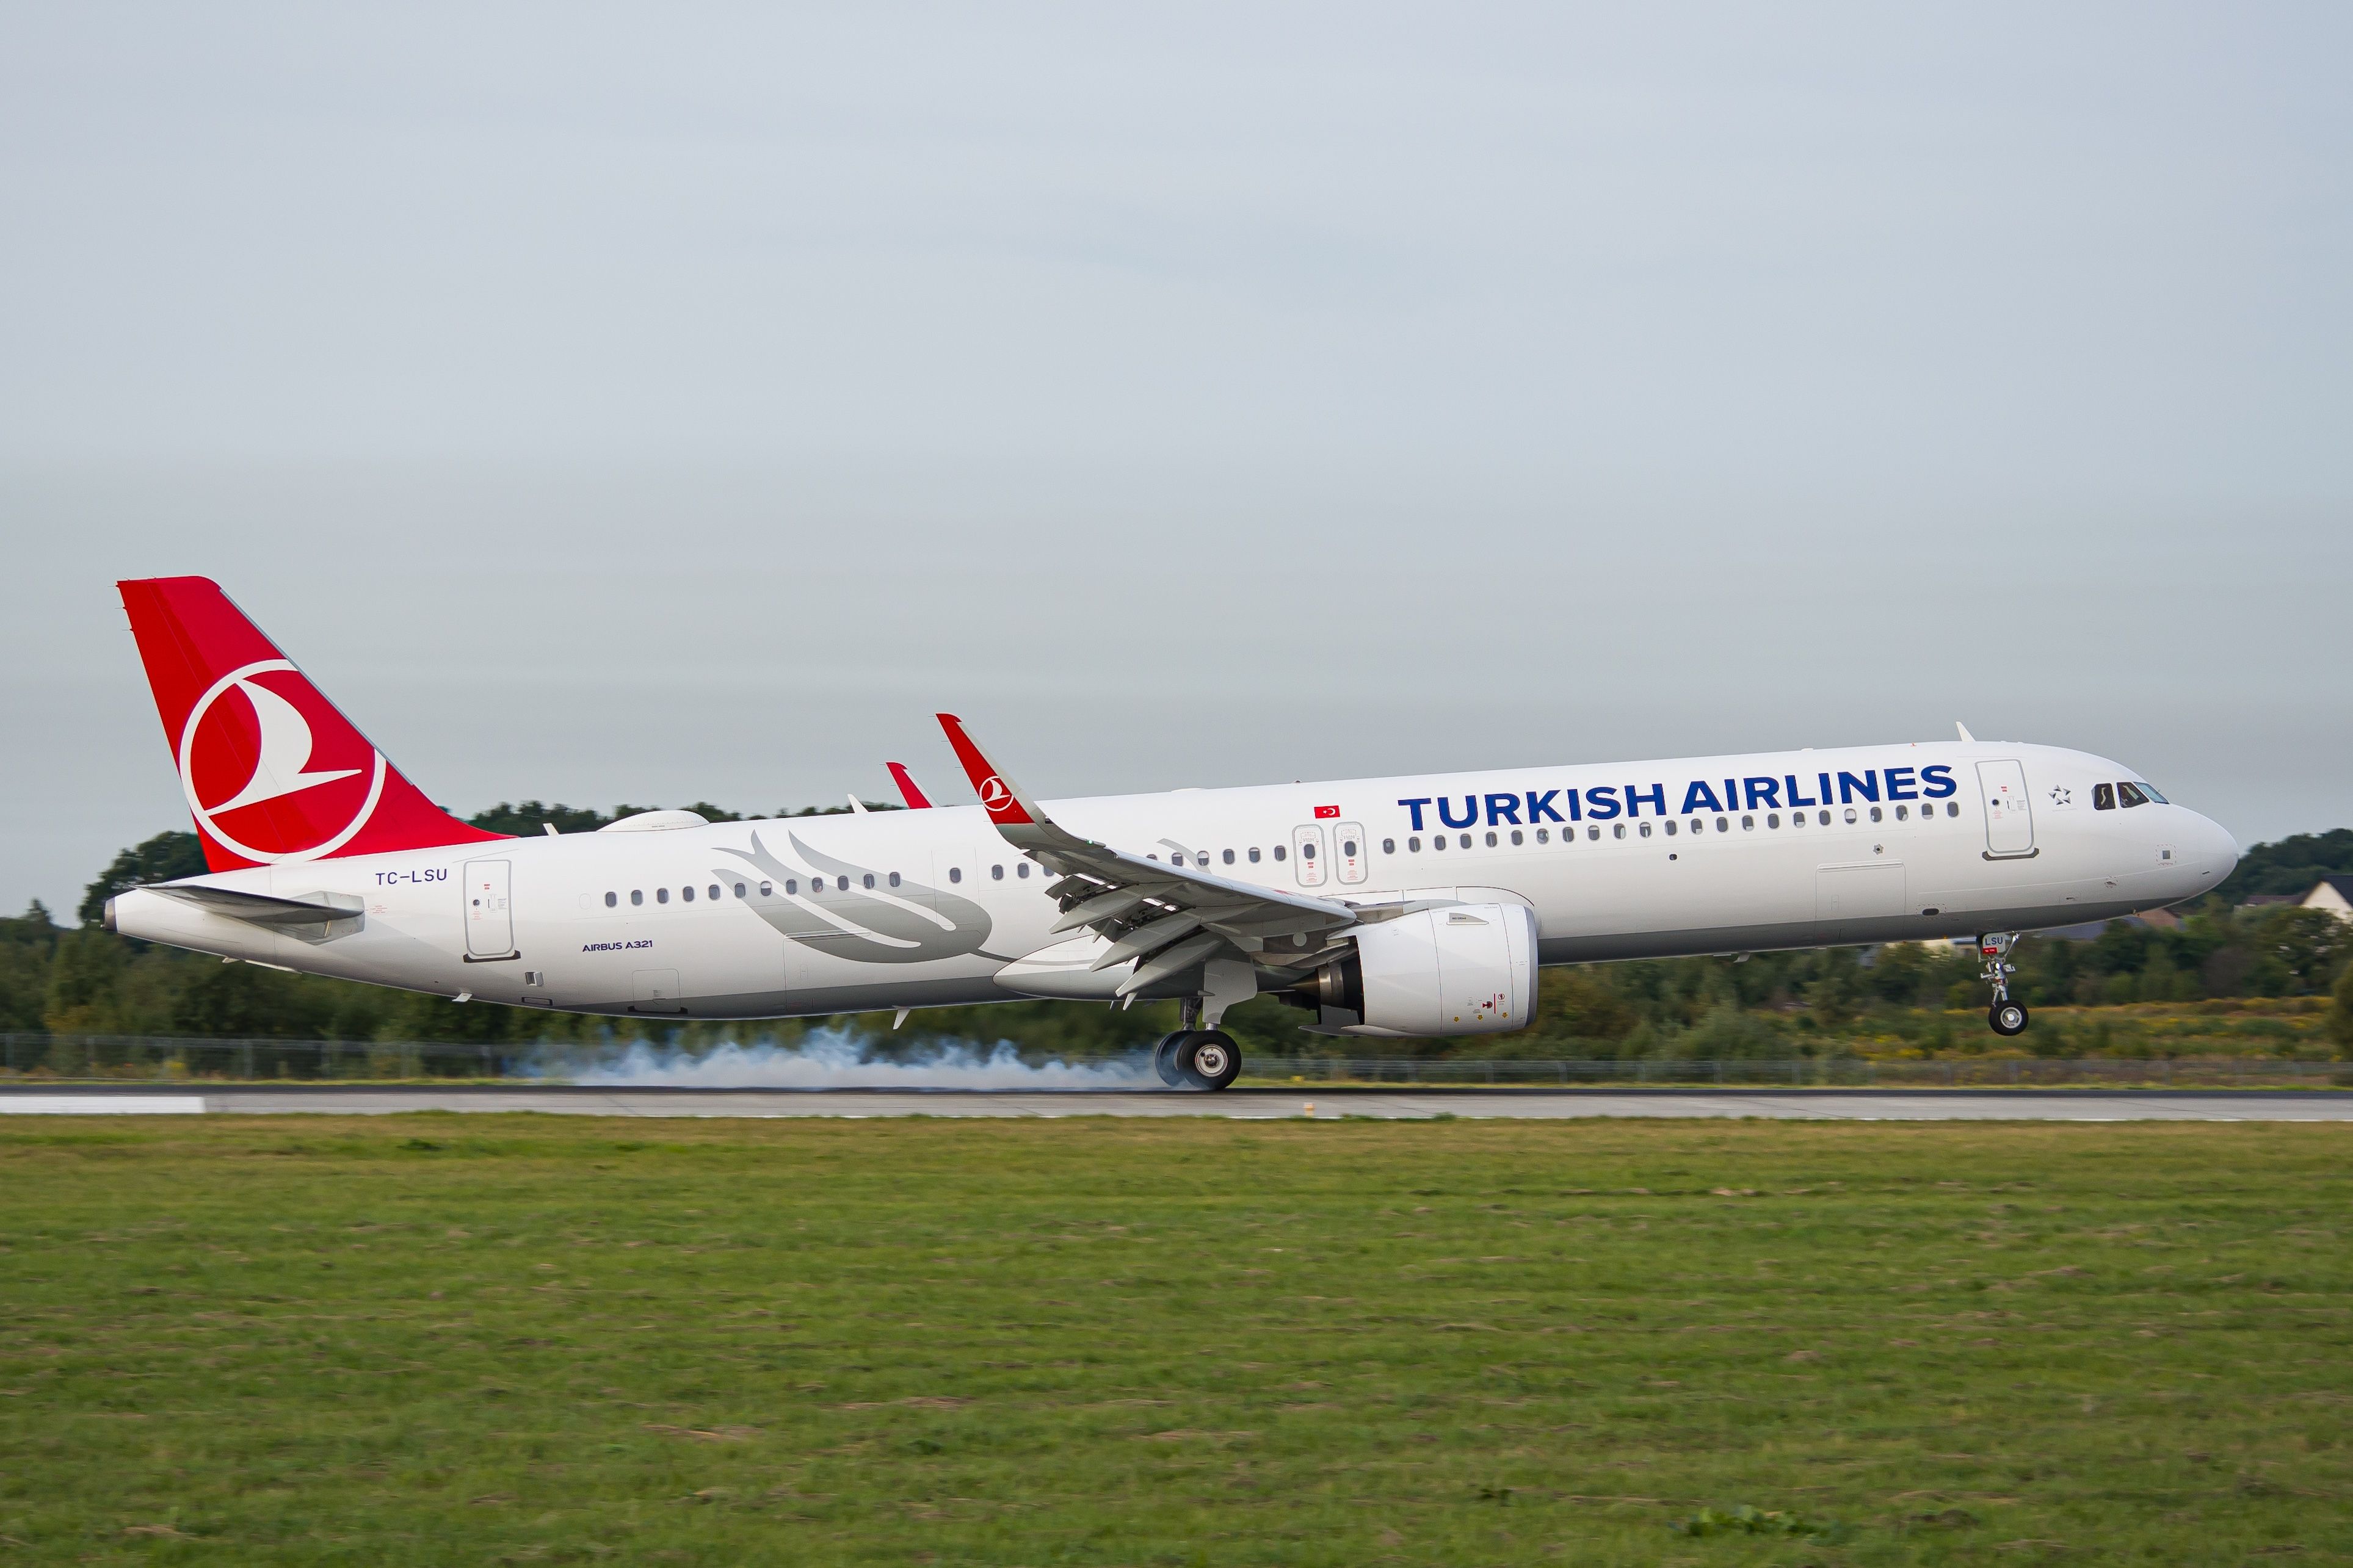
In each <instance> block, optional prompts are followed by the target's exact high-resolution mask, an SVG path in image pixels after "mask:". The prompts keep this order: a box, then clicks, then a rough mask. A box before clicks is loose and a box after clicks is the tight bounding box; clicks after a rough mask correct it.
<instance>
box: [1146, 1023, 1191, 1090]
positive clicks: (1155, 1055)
mask: <svg viewBox="0 0 2353 1568" xmlns="http://www.w3.org/2000/svg"><path fill="white" fill-rule="evenodd" d="M1188 1038H1190V1037H1189V1036H1187V1034H1186V1033H1185V1032H1184V1031H1183V1030H1181V1029H1180V1030H1178V1031H1177V1032H1176V1033H1175V1034H1173V1035H1163V1036H1161V1037H1160V1043H1159V1044H1158V1045H1156V1046H1155V1047H1152V1070H1153V1071H1155V1072H1156V1073H1158V1074H1159V1075H1160V1081H1161V1082H1163V1083H1165V1084H1166V1085H1167V1086H1168V1087H1169V1088H1171V1089H1183V1088H1184V1087H1185V1069H1184V1068H1182V1067H1180V1066H1178V1065H1177V1061H1176V1053H1177V1051H1178V1049H1179V1048H1180V1047H1182V1046H1183V1045H1184V1043H1185V1042H1186V1040H1187V1039H1188Z"/></svg>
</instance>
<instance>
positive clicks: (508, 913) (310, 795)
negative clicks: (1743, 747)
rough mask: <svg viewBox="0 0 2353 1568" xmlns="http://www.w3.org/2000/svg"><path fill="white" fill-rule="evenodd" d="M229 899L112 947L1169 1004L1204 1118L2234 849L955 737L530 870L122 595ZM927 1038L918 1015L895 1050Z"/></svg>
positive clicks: (1615, 785) (786, 1011) (634, 831)
mask: <svg viewBox="0 0 2353 1568" xmlns="http://www.w3.org/2000/svg"><path fill="white" fill-rule="evenodd" d="M118 587H119V588H120V590H121V596H122V604H123V608H124V610H125V611H126V613H127V614H128V616H129V617H130V624H131V631H132V636H133V637H134V638H135V639H136V641H137V644H138V647H139V653H140V657H141V658H142V661H143V663H144V665H145V668H146V673H147V677H148V681H149V684H150V686H151V688H152V689H153V694H154V698H155V704H156V709H157V711H158V713H159V714H160V716H161V718H162V720H163V723H164V736H165V739H166V740H167V742H169V744H170V746H171V748H172V755H173V762H174V766H175V767H176V769H177V770H178V773H179V777H180V784H181V789H182V792H183V794H184V795H185V799H186V802H187V806H188V810H189V813H190V816H192V818H193V819H194V821H195V827H196V832H197V835H198V837H199V838H200V839H201V841H202V843H203V847H204V851H205V858H206V866H207V867H208V868H209V869H208V870H207V872H206V875H203V876H200V877H189V878H184V879H179V880H176V881H170V882H164V883H158V884H154V885H152V886H148V887H142V888H137V889H131V890H128V891H125V892H122V893H119V894H117V895H116V896H115V897H114V898H112V899H111V900H108V901H107V904H106V911H105V925H106V928H107V929H108V930H109V931H119V932H121V933H122V934H124V935H126V936H132V937H138V938H142V939H144V940H146V941H150V942H164V943H168V944H171V945H174V946H177V947H183V948H189V949H193V950H195V951H196V952H206V953H212V954H216V955H218V956H220V957H222V958H224V959H232V960H242V961H244V962H246V963H259V964H265V965H269V966H274V967H277V968H280V969H287V970H293V971H298V972H301V973H311V974H329V975H334V976H337V977H339V978H342V979H346V980H358V981H365V982H369V983H372V984H379V985H389V986H397V987H401V988H405V989H407V990H413V991H422V992H431V993H436V994H440V995H444V996H448V997H451V998H453V999H455V1000H457V1001H460V1002H465V1001H476V1000H479V1001H494V1002H501V1003H507V1004H511V1005H517V1006H523V1007H544V1008H550V1009H557V1010H563V1011H568V1012H577V1013H588V1014H602V1015H607V1016H614V1017H618V1018H634V1019H639V1020H643V1021H644V1022H645V1023H647V1024H649V1025H657V1026H659V1025H662V1024H667V1023H671V1022H675V1021H683V1020H691V1019H753V1018H776V1017H789V1016H824V1015H830V1014H839V1013H849V1012H867V1011H881V1010H899V1009H912V1008H918V1007H932V1006H953V1005H968V1004H973V1003H981V1002H997V1001H1011V1000H1017V999H1029V998H1037V997H1050V998H1061V999H1066V1000H1071V1001H1083V1002H1093V1003H1097V1004H1106V1003H1107V1004H1112V1005H1122V1006H1124V1005H1131V1004H1133V1003H1134V1001H1135V1000H1136V999H1137V998H1139V997H1142V998H1146V999H1174V1000H1176V1002H1177V1004H1178V1011H1179V1017H1180V1020H1181V1025H1182V1026H1181V1027H1179V1028H1178V1029H1176V1031H1175V1032H1173V1033H1171V1034H1169V1035H1167V1036H1166V1037H1164V1038H1162V1039H1161V1040H1160V1041H1159V1042H1158V1043H1157V1045H1156V1046H1155V1050H1154V1058H1153V1059H1154V1066H1155V1070H1156V1071H1157V1073H1158V1074H1159V1076H1160V1078H1161V1079H1162V1080H1163V1081H1164V1082H1166V1083H1167V1084H1168V1085H1170V1086H1171V1087H1172V1088H1176V1087H1187V1088H1193V1089H1223V1088H1225V1087H1226V1086H1228V1085H1229V1084H1231V1083H1232V1082H1233V1081H1234V1079H1235V1078H1236V1077H1237V1076H1238V1075H1239V1074H1240V1071H1241V1066H1242V1059H1241V1051H1240V1047H1239V1046H1238V1045H1237V1044H1236V1043H1235V1041H1234V1039H1233V1037H1232V1036H1230V1035H1229V1034H1228V1033H1227V1032H1226V1031H1225V1030H1223V1029H1222V1028H1221V1027H1220V1024H1221V1023H1222V1022H1223V1019H1224V1016H1225V1015H1226V1013H1227V1012H1228V1011H1229V1009H1231V1008H1232V1007H1234V1006H1235V1005H1238V1004H1240V1003H1241V1002H1245V1001H1248V1000H1250V998H1252V997H1254V996H1257V995H1260V994H1269V993H1271V994H1274V995H1275V996H1277V997H1278V998H1279V999H1281V1000H1282V1001H1284V1002H1287V1003H1290V1004H1292V1005H1295V1006H1297V1007H1299V1008H1301V1009H1303V1012H1304V1013H1305V1014H1306V1015H1307V1017H1306V1019H1305V1020H1304V1021H1303V1024H1302V1026H1303V1028H1306V1029H1308V1030H1311V1031H1314V1032H1316V1033H1320V1034H1324V1035H1330V1036H1342V1037H1374V1038H1400V1037H1450V1036H1467V1035H1484V1034H1493V1033H1498V1032H1504V1031H1508V1030H1514V1029H1518V1028H1522V1027H1525V1026H1526V1025H1527V1023H1528V1022H1529V1021H1530V1019H1531V1018H1532V1017H1533V1016H1534V1015H1535V1005H1536V988H1537V973H1536V972H1537V970H1538V969H1539V968H1540V967H1542V966H1545V965H1551V964H1564V963H1591V962H1597V961H1607V960H1620V959H1637V958H1667V957H1678V956H1686V955H1694V954H1734V955H1737V954H1742V953H1748V952H1761V951H1767V950H1778V949H1790V948H1813V947H1827V946H1838V945H1860V944H1869V943H1882V942H1926V941H1937V940H1948V941H1950V940H1961V939H1974V940H1975V941H1976V943H1977V946H1978V953H1979V956H1980V958H1981V959H1982V961H1983V964H1984V968H1983V972H1982V976H1981V977H1982V978H1983V979H1984V980H1985V981H1986V983H1987V984H1989V987H1990V997H1991V1000H1990V1005H1989V1009H1988V1020H1989V1024H1990V1025H1991V1026H1992V1028H1993V1030H1994V1031H1995V1033H1997V1034H1999V1035H2003V1036H2015V1035H2017V1034H2019V1033H2021V1031H2023V1030H2024V1029H2025V1028H2026V1027H2027V1024H2028V1016H2027V1009H2026V1008H2025V1007H2024V1006H2023V1005H2021V1004H2020V1003H2019V1002H2017V1001H2016V1000H2014V999H2013V998H2012V997H2011V996H2010V987H2009V977H2010V975H2011V974H2014V973H2016V968H2015V966H2014V965H2013V964H2011V963H2009V962H2008V959H2009V956H2010V951H2011V948H2012V945H2013V943H2014V942H2016V941H2017V939H2018V937H2019V936H2020V935H2021V933H2023V932H2026V931H2034V930H2037V929H2045V928H2051V927H2058V926H2072V925H2080V924H2083V923H2084V922H2086V921H2099V920H2106V919H2110V918H2114V917H2116V916H2122V915H2129V914H2133V913H2137V912H2139V911H2144V910H2153V909H2158V908H2160V907H2162V906H2164V905H2168V904H2172V903H2177V902H2179V901H2181V900H2186V899H2192V898H2196V897H2198V896H2199V895H2200V894H2202V893H2205V892H2207V891H2210V890H2211V889H2213V888H2215V887H2216V886H2218V885H2219V884H2220V883H2221V881H2222V879H2224V878H2225V877H2227V876H2229V875H2230V873H2231V870H2232V868H2233V867H2234V866H2235V865H2236V864H2237V862H2238V857H2239V848H2238V845H2237V844H2236V842H2235V841H2234V840H2233V839H2232V836H2231V835H2230V834H2229V833H2228V832H2226V831H2225V830H2224V829H2223V828H2222V827H2221V826H2218V825H2217V824H2215V823H2213V822H2211V821H2210V820H2208V819H2207V818H2206V817H2203V816H2199V815H2198V814H2197V813H2195V812H2193V811H2190V810H2189V809H2187V808H2185V807H2183V806H2180V805H2174V804H2172V803H2171V802H2169V801H2168V800H2167V799H2166V797H2165V796H2164V795H2161V794H2159V793H2158V791H2157V790H2156V789H2155V788H2154V787H2152V786H2151V785H2150V784H2148V783H2147V781H2146V780H2144V779H2142V778H2141V777H2140V776H2139V775H2138V774H2137V773H2135V772H2134V771H2133V770H2131V769H2129V768H2126V767H2125V766H2123V765H2121V764H2119V763H2114V762H2110V761H2108V760H2106V759H2105V758H2102V757H2097V756H2094V755H2091V754H2089V753H2087V752H2079V751H2070V750H2065V749H2063V748H2058V747H2052V746H2042V745H2027V744H2014V743H2010V742H1981V741H1978V740H1977V739H1975V738H1974V737H1973V736H1971V735H1970V734H1969V732H1968V729H1967V728H1966V727H1963V726H1959V725H1957V726H1956V729H1957V732H1958V739H1957V740H1955V741H1945V742H1902V743H1897V744H1893V745H1879V746H1861V747H1844V748H1838V749H1826V750H1814V749H1810V748H1809V749H1805V750H1800V751H1792V752H1765V753H1758V754H1754V755H1743V756H1723V757H1694V758H1678V759H1671V760H1665V761H1656V762H1631V763H1574V764H1560V765H1544V766H1530V767H1523V768H1508V769H1490V770H1483V771H1479V772H1468V773H1437V774H1421V775H1412V776H1405V777H1394V778H1370V779H1342V780H1335V781H1331V782H1328V783H1305V784H1264V785H1258V786H1253V787H1247V788H1229V789H1197V788H1187V789H1173V790H1167V791H1164V792H1161V793H1157V794H1150V795H1103V796H1094V797H1091V798H1083V799H1071V800H1051V801H1044V800H1039V799H1038V798H1037V797H1035V796H1033V795H1030V794H1029V792H1028V791H1026V790H1025V789H1023V788H1022V787H1021V786H1020V785H1019V784H1016V783H1014V782H1013V778H1012V775H1011V774H1010V773H1007V772H1006V771H1005V770H1004V769H1003V768H1002V767H1000V766H999V765H998V763H997V762H996V761H995V760H994V759H992V758H991V757H990V756H989V755H988V754H987V752H984V751H983V750H982V748H981V747H980V745H979V743H978V742H976V741H975V740H974V739H973V737H972V735H971V733H970V731H968V730H967V729H966V727H965V724H964V723H963V721H961V720H959V719H957V718H956V717H955V716H954V715H953V714H945V713H943V714H940V715H938V720H939V723H940V725H941V727H942V729H943V730H944V732H945V734H946V737H947V740H948V742H949V744H950V746H951V748H952V749H953V750H954V752H955V756H956V759H957V761H958V762H959V763H961V764H962V766H963V769H964V772H965V775H966V777H967V778H968V779H969V780H970V782H971V784H972V787H973V789H974V791H975V793H976V795H978V797H979V804H978V805H934V803H932V802H931V801H930V800H928V799H927V798H926V797H924V796H923V794H922V792H921V791H920V790H919V789H917V788H916V786H915V785H914V784H913V779H912V777H911V776H910V775H908V774H907V773H906V770H905V769H904V768H903V767H902V766H900V765H898V764H892V777H893V779H894V781H895V782H897V783H898V784H900V786H901V789H902V795H903V796H904V797H905V798H906V799H907V803H908V805H910V806H911V807H918V808H919V809H911V810H905V811H883V812H860V813H854V814H845V815H839V816H814V817H795V818H791V819H788V820H786V819H775V820H762V819H754V820H750V821H744V822H722V823H714V822H709V821H706V820H705V819H704V818H703V817H702V816H699V815H698V814H696V813H694V812H691V811H649V812H644V813H640V814H638V815H636V816H628V817H624V818H622V819H621V820H619V821H617V822H614V823H611V824H609V825H608V826H605V827H603V828H600V829H598V830H597V831H596V832H594V833H583V834H564V835H559V834H557V833H556V832H555V830H554V827H553V826H550V827H549V828H548V829H547V833H546V834H545V835H544V836H543V837H511V836H506V835H501V834H497V833H491V832H488V831H486V830H484V829H482V828H479V827H475V826H470V824H467V823H465V822H462V821H460V820H459V819H458V818H456V817H455V816H451V815H449V814H448V813H447V812H445V811H443V810H442V809H441V808H440V807H439V806H438V805H434V804H433V803H432V802H431V801H430V800H428V799H427V797H426V796H425V795H424V794H423V793H422V792H421V791H419V790H418V789H417V786H416V785H415V784H412V783H410V782H409V780H408V778H407V776H406V774H404V773H402V772H401V771H400V770H399V769H398V768H396V767H395V766H394V765H393V764H392V763H391V762H390V761H389V760H388V759H386V757H385V754H384V753H383V752H381V751H379V750H377V749H376V748H375V745H374V744H373V743H372V742H369V741H368V740H367V738H366V737H365V736H364V735H363V734H362V733H361V732H360V731H358V730H357V729H356V728H354V727H353V725H352V723H351V721H349V720H347V719H346V718H344V716H343V713H342V712H341V711H340V710H337V709H336V708H335V707H334V705H333V704H332V703H331V702H329V701H328V700H327V699H326V697H325V696H324V695H323V694H322V693H321V692H320V690H319V689H318V688H317V687H316V686H314V685H313V684H312V683H311V680H310V679H309V678H308V677H306V676H305V675H304V674H303V673H302V671H301V669H300V668H298V667H297V666H296V665H295V664H294V663H293V661H292V660H290V659H289V658H287V657H286V656H285V655H284V654H283V653H282V652H280V649H279V647H278V646H277V645H276V644H274V643H273V642H271V641H270V640H269V637H266V636H265V635H263V633H262V632H261V631H260V629H259V627H257V626H255V625H254V624H253V623H252V621H250V620H249V619H248V618H247V616H245V614H244V613H243V612H242V611H240V610H239V609H238V608H237V606H236V605H234V604H233V603H231V602H230V600H229V598H228V597H227V595H225V594H224V593H223V592H222V591H221V590H220V588H219V587H218V586H217V585H216V584H214V583H212V582H211V581H210V580H208V579H206V578H202V577H163V578H151V579H144V580H138V581H126V582H123V583H121V584H118ZM902 1016H903V1014H902Z"/></svg>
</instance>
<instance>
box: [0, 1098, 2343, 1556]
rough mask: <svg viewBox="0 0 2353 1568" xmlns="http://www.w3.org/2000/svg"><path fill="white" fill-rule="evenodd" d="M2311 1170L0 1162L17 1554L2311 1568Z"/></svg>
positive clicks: (782, 1129)
mask: <svg viewBox="0 0 2353 1568" xmlns="http://www.w3.org/2000/svg"><path fill="white" fill-rule="evenodd" d="M2348 1169H2353V1131H2348V1130H2347V1129H2343V1128H2337V1127H2329V1126H2259V1125H2143V1126H2128V1125H2066V1124H2062V1125H2034V1126H2003V1125H1993V1126H1987V1125H1969V1124H1957V1123H1946V1124H1934V1125H1920V1126H1871V1125H1821V1124H1791V1123H1747V1122H1733V1123H1707V1124H1695V1123H1677V1122H1651V1123H1640V1124H1637V1123H1627V1122H1600V1121H1579V1122H1564V1123H1539V1122H1464V1121H1452V1122H1446V1121H1441V1122H1436V1123H1430V1122H1423V1123H1396V1122H1388V1123H1375V1122H1333V1123H1314V1124H1310V1123H1305V1122H1278V1123H1234V1122H1222V1121H1206V1120H1205V1121H1194V1120H1191V1119H1184V1120H1181V1121H1180V1120H1171V1121H1108V1120H1105V1121H1091V1120H1090V1121H1052V1122H1016V1121H987V1122H980V1121H955V1122H950V1121H863V1122H860V1121H830V1122H819V1121H798V1120H796V1121H765V1122H751V1121H712V1122H674V1121H673V1122H664V1123H660V1124H658V1125H655V1126H650V1127H649V1125H648V1124H647V1123H644V1122H641V1121H640V1122H628V1123H621V1122H606V1121H586V1120H574V1119H570V1118H564V1119H537V1118H526V1117H495V1118H493V1117H477V1116H469V1117H463V1118H460V1117H457V1116H430V1117H416V1116H411V1117H399V1118H391V1119H385V1120H359V1119H353V1120H323V1119H322V1120H311V1119H302V1120H295V1119H254V1120H244V1121H232V1120H212V1119H206V1120H197V1119H189V1120H187V1121H177V1120H174V1121H169V1122H159V1123H141V1124H132V1123H122V1122H105V1123H98V1122H74V1123H58V1122H46V1121H45V1122H44V1124H41V1125H37V1126H26V1125H13V1126H7V1127H0V1182H5V1187H4V1188H0V1191H5V1210H0V1229H4V1230H5V1235H0V1247H5V1250H0V1282H5V1289H0V1310H4V1311H5V1321H0V1445H5V1447H0V1454H5V1475H0V1549H5V1550H0V1560H5V1561H11V1562H26V1563H67V1562H72V1563H115V1562H164V1563H239V1564H243V1563H316V1562H342V1563H528V1562H543V1563H561V1562H591V1561H604V1560H612V1561H615V1562H649V1563H869V1562H872V1563H934V1562H935V1563H1136V1564H1152V1563H1172V1564H1188V1563H1205V1564H1227V1563H1313V1564H1350V1565H1354V1564H1366V1563H1684V1564H1717V1563H1723V1564H1733V1563H1742V1564H1746V1563H1790V1564H1795V1563H1820V1564H1833V1563H1858V1564H1861V1563H2035V1562H2043V1561H2049V1562H2064V1563H2105V1562H2133V1563H2255V1562H2272V1561H2295V1562H2319V1561H2330V1560H2338V1559H2343V1558H2346V1557H2348V1556H2353V1363H2348V1350H2353V1319H2349V1315H2353V1297H2348V1286H2353V1264H2348V1258H2347V1252H2346V1245H2345V1237H2346V1231H2347V1229H2348V1215H2353V1210H2348V1199H2353V1175H2348ZM1743 1506H1746V1507H1749V1508H1753V1509H1755V1510H1762V1511H1761V1512H1760V1513H1758V1514H1756V1515H1751V1516H1746V1522H1742V1519H1743V1516H1740V1515H1738V1514H1736V1512H1735V1510H1737V1509H1739V1508H1741V1507H1743ZM1702 1510H1712V1511H1706V1512H1703V1511H1702ZM1694 1520H1696V1521H1698V1523H1697V1525H1696V1527H1694V1526H1692V1523H1691V1521H1694ZM1678 1524H1683V1525H1684V1526H1685V1527H1686V1528H1685V1529H1684V1530H1683V1531H1678V1530H1677V1529H1676V1528H1675V1526H1676V1525H1678Z"/></svg>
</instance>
